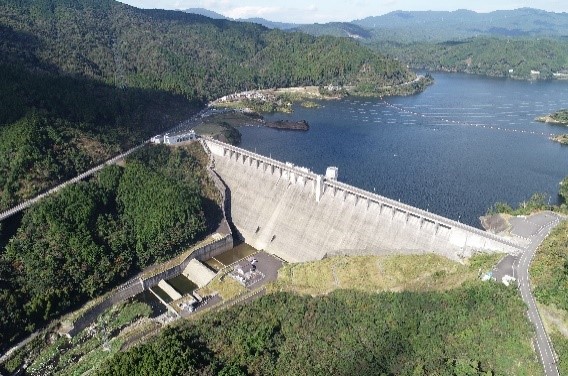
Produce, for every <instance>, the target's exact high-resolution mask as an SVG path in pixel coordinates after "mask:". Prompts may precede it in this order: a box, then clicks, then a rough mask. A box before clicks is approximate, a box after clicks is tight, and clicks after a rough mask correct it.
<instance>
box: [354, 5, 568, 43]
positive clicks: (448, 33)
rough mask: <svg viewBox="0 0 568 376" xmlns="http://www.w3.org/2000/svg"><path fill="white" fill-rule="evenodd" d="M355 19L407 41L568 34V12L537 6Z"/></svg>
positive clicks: (386, 36) (379, 37) (383, 35)
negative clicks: (550, 10) (491, 10)
mask: <svg viewBox="0 0 568 376" xmlns="http://www.w3.org/2000/svg"><path fill="white" fill-rule="evenodd" d="M472 4H473V3H472ZM535 4H536V3H535ZM472 6H473V5H472ZM535 6H536V5H535ZM353 23H354V24H356V25H359V26H362V27H364V28H367V29H372V30H373V31H374V33H375V35H376V37H377V40H385V39H386V40H398V41H401V42H406V43H408V42H425V41H430V42H444V41H447V40H458V39H466V38H472V37H478V36H487V37H489V36H494V37H533V38H538V37H563V36H568V14H566V13H553V12H547V11H543V10H539V9H533V8H519V9H514V10H497V11H494V12H488V13H483V12H479V13H478V12H474V11H471V10H466V9H459V10H456V11H410V12H406V11H395V12H390V13H387V14H384V15H381V16H371V17H367V18H364V19H362V20H356V21H353Z"/></svg>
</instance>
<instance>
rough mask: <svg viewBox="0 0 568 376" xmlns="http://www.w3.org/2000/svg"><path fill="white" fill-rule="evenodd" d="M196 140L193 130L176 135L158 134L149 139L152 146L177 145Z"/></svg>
mask: <svg viewBox="0 0 568 376" xmlns="http://www.w3.org/2000/svg"><path fill="white" fill-rule="evenodd" d="M194 140H197V134H195V131H194V130H193V129H191V130H189V131H185V132H178V133H172V134H170V133H166V134H165V135H163V136H162V135H161V134H158V135H156V136H154V137H152V138H151V139H150V141H151V142H152V143H154V144H166V145H173V144H179V143H180V142H186V141H194Z"/></svg>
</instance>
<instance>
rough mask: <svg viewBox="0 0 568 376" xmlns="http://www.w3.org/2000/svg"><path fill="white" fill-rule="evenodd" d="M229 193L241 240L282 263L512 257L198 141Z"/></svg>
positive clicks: (463, 228)
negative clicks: (347, 257) (345, 257)
mask: <svg viewBox="0 0 568 376" xmlns="http://www.w3.org/2000/svg"><path fill="white" fill-rule="evenodd" d="M206 144H207V146H208V148H209V149H210V151H211V154H212V157H213V158H214V168H215V171H216V172H217V173H218V174H219V176H220V177H221V178H222V179H223V181H224V183H225V184H226V185H227V187H228V190H229V193H230V200H228V201H230V208H228V209H229V210H230V213H231V219H232V222H233V224H234V225H235V227H236V229H237V230H238V231H239V232H240V234H241V236H242V237H243V238H244V240H245V241H246V242H247V243H249V244H250V245H252V246H253V247H255V248H257V249H263V250H266V251H268V252H271V253H274V254H276V255H277V256H279V257H281V258H283V259H284V260H286V261H289V262H301V261H309V260H317V259H321V258H323V257H325V256H326V255H333V254H351V255H356V254H378V255H380V254H395V253H396V254H417V253H437V254H441V255H443V256H446V257H449V258H451V259H455V260H458V259H462V258H467V257H470V256H471V255H472V254H474V253H476V252H503V253H517V252H518V251H519V250H520V247H519V246H518V245H517V244H515V243H513V242H511V241H509V240H507V239H504V238H501V237H498V236H496V235H493V234H490V233H487V232H485V231H481V230H479V229H476V228H473V227H470V226H467V225H464V224H462V223H459V222H455V221H452V220H450V219H447V218H444V217H441V216H438V215H435V214H433V213H430V212H426V211H424V210H420V209H417V208H414V207H412V206H409V205H405V204H402V203H400V202H398V201H394V200H391V199H388V198H386V197H382V196H379V195H376V194H373V193H370V192H367V191H364V190H361V189H358V188H356V187H353V186H350V185H347V184H344V183H341V182H338V181H336V180H332V179H326V178H325V177H324V176H321V175H317V174H314V173H312V172H311V171H309V170H307V169H305V168H299V167H296V166H294V165H292V164H290V163H282V162H279V161H276V160H274V159H271V158H267V157H264V156H261V155H258V154H256V153H251V152H249V151H246V150H244V149H240V148H237V147H234V146H231V145H228V144H225V143H222V142H219V141H215V140H206Z"/></svg>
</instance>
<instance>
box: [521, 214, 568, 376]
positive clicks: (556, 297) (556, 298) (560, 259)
mask: <svg viewBox="0 0 568 376" xmlns="http://www.w3.org/2000/svg"><path fill="white" fill-rule="evenodd" d="M530 275H531V281H532V285H533V290H534V294H535V296H536V299H537V302H538V304H539V311H540V313H541V316H542V318H543V320H544V322H545V326H546V329H547V332H548V333H549V334H550V337H551V339H552V342H553V345H554V349H555V350H556V353H557V354H558V359H559V361H558V366H559V368H560V374H561V375H566V374H568V222H566V221H565V222H562V223H561V224H560V225H558V226H557V227H556V228H555V229H554V230H553V231H552V232H551V234H550V235H549V236H548V237H547V238H546V239H545V240H544V242H543V243H542V244H541V246H540V247H539V249H538V251H537V253H536V256H535V258H534V261H533V262H532V265H531V269H530Z"/></svg>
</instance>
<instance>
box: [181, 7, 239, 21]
mask: <svg viewBox="0 0 568 376" xmlns="http://www.w3.org/2000/svg"><path fill="white" fill-rule="evenodd" d="M184 12H186V13H193V14H199V15H200V16H205V17H209V18H212V19H214V20H228V19H229V18H227V17H225V16H223V15H222V14H220V13H217V12H213V11H212V10H209V9H205V8H189V9H186V10H184Z"/></svg>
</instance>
